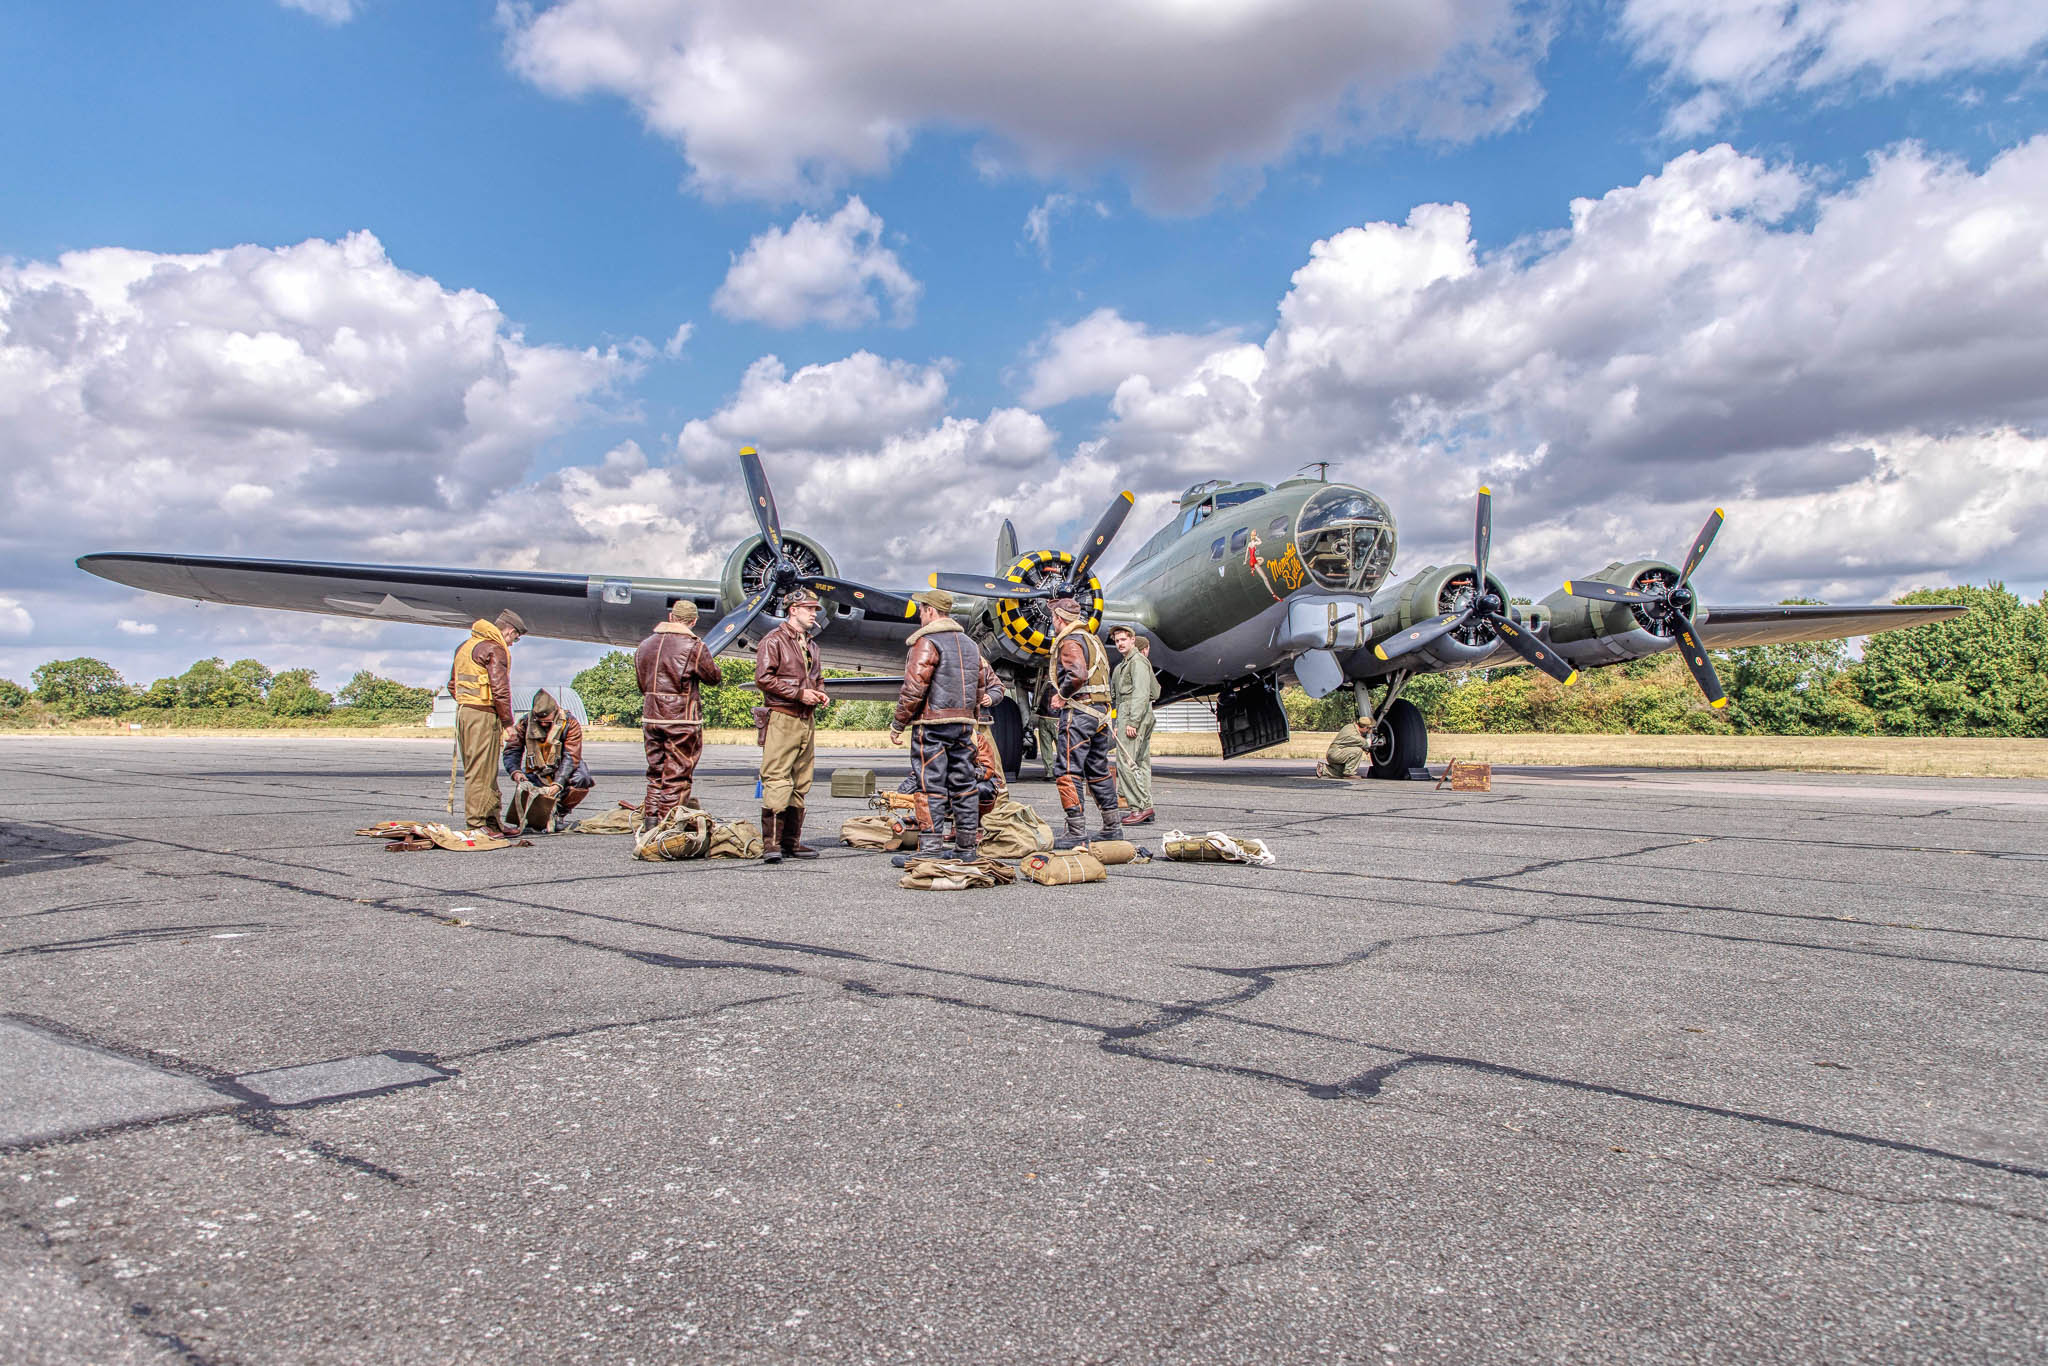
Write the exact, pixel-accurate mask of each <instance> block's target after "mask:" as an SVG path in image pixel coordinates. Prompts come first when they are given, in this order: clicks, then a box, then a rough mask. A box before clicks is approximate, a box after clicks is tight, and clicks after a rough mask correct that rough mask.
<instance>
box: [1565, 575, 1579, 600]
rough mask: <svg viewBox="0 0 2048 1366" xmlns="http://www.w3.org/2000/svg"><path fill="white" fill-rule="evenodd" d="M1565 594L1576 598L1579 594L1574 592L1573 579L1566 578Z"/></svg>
mask: <svg viewBox="0 0 2048 1366" xmlns="http://www.w3.org/2000/svg"><path fill="white" fill-rule="evenodd" d="M1564 595H1565V596H1566V597H1568V598H1575V597H1577V596H1578V594H1576V593H1574V592H1572V581H1571V580H1570V579H1566V580H1565V581H1564Z"/></svg>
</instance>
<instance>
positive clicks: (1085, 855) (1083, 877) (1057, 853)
mask: <svg viewBox="0 0 2048 1366" xmlns="http://www.w3.org/2000/svg"><path fill="white" fill-rule="evenodd" d="M1017 867H1018V868H1019V869H1021V870H1022V871H1023V874H1024V876H1026V877H1028V878H1030V879H1031V880H1032V881H1033V882H1035V883H1037V884H1038V885H1039V886H1041V887H1066V886H1070V885H1072V884H1073V883H1076V882H1107V881H1108V880H1109V872H1108V870H1106V869H1105V868H1104V867H1103V866H1102V860H1101V859H1099V858H1097V857H1095V855H1093V854H1091V853H1089V852H1088V851H1087V850H1086V849H1048V850H1046V851H1044V852H1043V853H1037V854H1032V855H1031V856H1030V857H1028V858H1026V859H1025V860H1024V861H1023V862H1022V863H1020V864H1018V865H1017Z"/></svg>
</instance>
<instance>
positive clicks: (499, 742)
mask: <svg viewBox="0 0 2048 1366" xmlns="http://www.w3.org/2000/svg"><path fill="white" fill-rule="evenodd" d="M525 634H526V623H525V622H524V621H522V620H520V617H519V614H518V613H517V612H515V611H513V610H512V609H511V608H509V607H508V608H506V609H505V610H504V611H502V612H500V613H498V617H497V620H496V621H473V622H471V623H470V625H469V639H468V640H465V641H463V642H462V644H460V645H458V646H456V647H455V663H454V665H453V667H451V668H450V669H449V671H448V695H449V696H450V697H452V698H454V699H455V749H456V753H457V754H458V755H459V756H460V757H461V759H462V807H463V814H464V817H465V819H466V820H467V821H468V823H469V828H470V829H472V830H483V829H488V830H493V831H497V830H503V829H504V825H503V823H502V822H500V821H499V819H498V808H499V807H500V806H501V805H502V804H503V798H502V796H501V795H500V793H499V791H498V756H499V755H501V754H502V753H504V748H505V741H507V740H508V739H510V738H511V736H512V643H513V642H514V641H516V640H518V639H519V637H521V636H523V635H525Z"/></svg>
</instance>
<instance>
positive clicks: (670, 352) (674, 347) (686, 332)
mask: <svg viewBox="0 0 2048 1366" xmlns="http://www.w3.org/2000/svg"><path fill="white" fill-rule="evenodd" d="M696 331H697V325H696V324H695V323H684V324H683V325H682V326H680V327H678V328H677V329H676V330H675V335H674V336H672V337H670V338H669V339H668V340H667V341H665V342H663V343H662V344H661V354H662V355H664V356H667V357H668V358H669V359H670V360H675V359H677V358H678V357H680V356H681V355H682V354H683V348H684V347H686V346H688V345H689V344H690V338H691V336H692V335H693V334H694V333H695V332H696Z"/></svg>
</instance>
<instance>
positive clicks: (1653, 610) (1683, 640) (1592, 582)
mask: <svg viewBox="0 0 2048 1366" xmlns="http://www.w3.org/2000/svg"><path fill="white" fill-rule="evenodd" d="M1723 520H1725V519H1724V518H1723V516H1722V514H1721V509H1719V508H1715V509H1714V511H1713V515H1712V516H1710V517H1708V518H1707V521H1706V525H1704V526H1702V527H1701V528H1700V534H1699V535H1697V536H1695V537H1693V541H1692V549H1690V550H1688V551H1686V552H1685V560H1684V562H1683V564H1682V565H1681V566H1680V568H1679V571H1678V578H1677V579H1676V580H1675V581H1673V582H1670V583H1665V582H1663V577H1664V575H1665V574H1666V573H1667V572H1668V571H1665V570H1654V571H1652V575H1654V578H1653V577H1652V575H1645V576H1644V578H1645V579H1648V580H1650V581H1651V582H1652V583H1653V584H1654V587H1651V588H1649V589H1647V590H1643V589H1637V588H1632V587H1623V586H1622V585H1620V584H1613V583H1602V582H1600V581H1599V580H1598V579H1572V580H1568V581H1567V582H1566V583H1565V586H1564V591H1565V592H1567V593H1569V594H1571V596H1573V597H1575V598H1590V599H1592V600H1593V601H1595V602H1620V603H1626V604H1627V605H1628V606H1630V607H1633V608H1636V609H1638V615H1640V616H1642V617H1645V618H1647V624H1648V625H1649V627H1650V629H1651V631H1652V632H1654V633H1655V634H1657V635H1668V636H1670V637H1671V638H1672V639H1674V640H1676V641H1677V642H1678V657H1679V658H1680V659H1683V660H1684V661H1685V667H1686V668H1687V669H1689V670H1690V671H1691V672H1692V676H1693V678H1694V680H1695V681H1697V682H1698V683H1699V685H1700V691H1701V692H1703V693H1705V694H1706V695H1707V705H1708V706H1710V707H1725V706H1727V705H1728V694H1727V692H1726V691H1724V690H1723V689H1722V687H1721V680H1720V678H1719V676H1718V675H1716V674H1715V673H1714V663H1713V661H1712V660H1711V659H1709V658H1708V657H1707V651H1706V647H1705V646H1703V645H1701V644H1700V633H1699V628H1698V627H1696V626H1694V625H1693V623H1692V612H1693V607H1694V606H1695V605H1696V604H1697V603H1698V601H1699V598H1698V595H1696V594H1695V593H1694V592H1693V590H1692V572H1693V570H1695V569H1698V568H1699V567H1700V561H1701V560H1704V559H1705V558H1706V557H1707V548H1708V547H1709V546H1711V545H1713V543H1714V537H1715V536H1717V535H1719V534H1720V531H1721V523H1722V521H1723Z"/></svg>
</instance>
